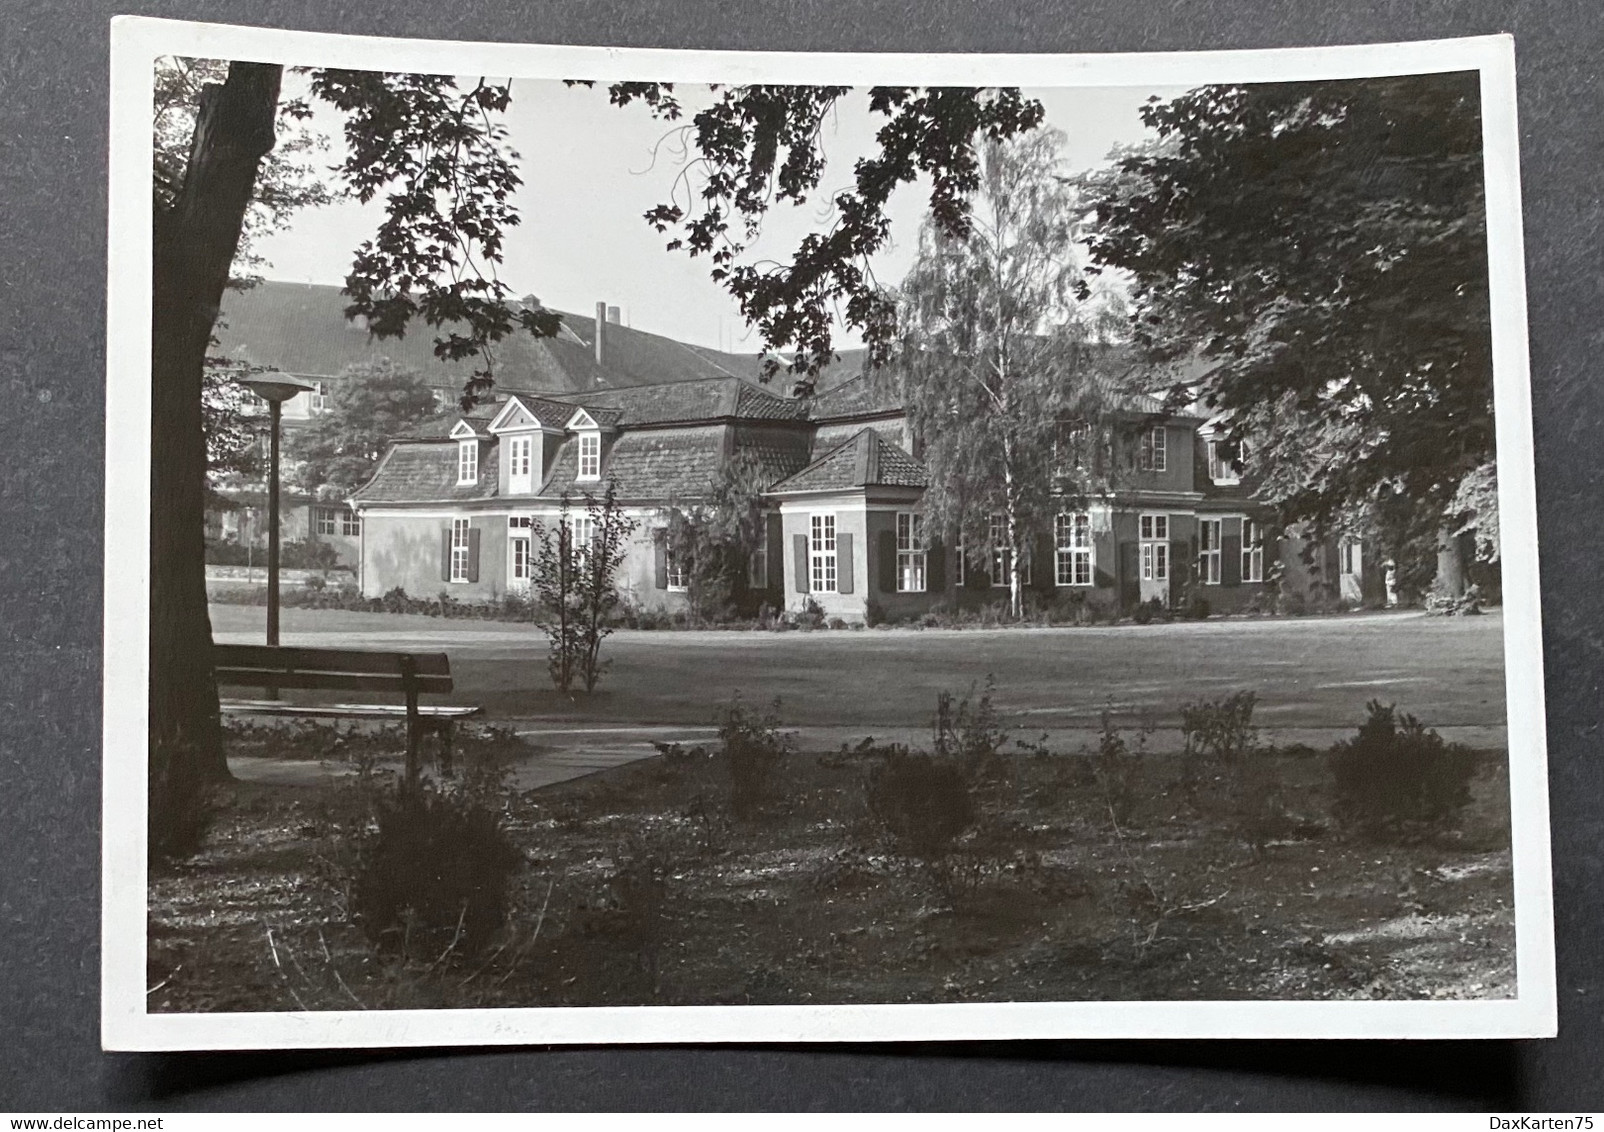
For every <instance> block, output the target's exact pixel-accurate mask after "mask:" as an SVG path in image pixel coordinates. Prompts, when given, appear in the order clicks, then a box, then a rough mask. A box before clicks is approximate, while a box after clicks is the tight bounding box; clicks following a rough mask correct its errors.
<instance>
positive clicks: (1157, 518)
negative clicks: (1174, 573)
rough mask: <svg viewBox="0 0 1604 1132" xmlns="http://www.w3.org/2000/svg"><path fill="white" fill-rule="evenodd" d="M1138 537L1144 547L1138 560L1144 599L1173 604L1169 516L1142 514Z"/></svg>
mask: <svg viewBox="0 0 1604 1132" xmlns="http://www.w3.org/2000/svg"><path fill="white" fill-rule="evenodd" d="M1140 523H1141V526H1140V528H1139V534H1140V535H1141V538H1140V540H1139V542H1140V546H1141V553H1140V557H1139V558H1138V559H1137V563H1138V570H1139V573H1138V579H1139V583H1140V591H1141V599H1142V601H1143V602H1144V603H1145V602H1149V601H1152V600H1153V599H1154V598H1158V600H1159V601H1160V602H1162V603H1163V604H1165V605H1168V604H1169V603H1170V517H1169V516H1168V515H1143V516H1142V517H1141V520H1140Z"/></svg>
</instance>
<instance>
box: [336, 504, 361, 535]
mask: <svg viewBox="0 0 1604 1132" xmlns="http://www.w3.org/2000/svg"><path fill="white" fill-rule="evenodd" d="M340 534H341V535H343V536H344V537H345V538H361V537H362V516H361V514H360V513H359V512H358V511H357V510H356V508H354V507H347V508H345V509H343V510H342V511H341V512H340Z"/></svg>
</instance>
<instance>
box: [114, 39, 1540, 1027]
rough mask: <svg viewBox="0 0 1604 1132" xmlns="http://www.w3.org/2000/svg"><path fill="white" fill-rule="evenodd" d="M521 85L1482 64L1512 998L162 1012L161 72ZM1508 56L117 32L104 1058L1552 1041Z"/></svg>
mask: <svg viewBox="0 0 1604 1132" xmlns="http://www.w3.org/2000/svg"><path fill="white" fill-rule="evenodd" d="M166 55H184V56H190V57H199V58H213V59H229V60H236V59H242V60H251V61H260V62H273V63H283V64H286V65H291V64H293V65H311V66H337V67H347V68H356V69H367V70H379V71H418V72H435V73H445V74H459V75H460V74H496V75H510V76H512V77H514V78H524V79H565V78H575V77H583V78H587V79H593V80H597V81H617V80H636V79H642V78H650V79H653V80H662V81H670V80H672V81H677V82H682V83H690V82H722V83H744V82H759V81H761V82H779V83H833V84H844V85H867V84H870V83H873V84H886V83H898V84H908V85H931V84H938V85H963V86H997V85H1007V86H1019V87H1091V86H1125V87H1128V86H1137V85H1142V84H1154V85H1165V86H1193V85H1203V84H1206V83H1218V82H1276V81H1291V80H1311V79H1338V78H1371V77H1382V76H1390V75H1412V74H1428V73H1441V72H1445V71H1471V70H1474V71H1477V72H1479V74H1480V80H1481V113H1482V139H1483V146H1484V150H1483V152H1484V161H1485V170H1486V172H1485V176H1486V208H1487V237H1488V259H1489V264H1490V280H1489V282H1490V290H1491V303H1492V341H1493V364H1494V391H1495V392H1494V397H1495V410H1496V411H1495V416H1496V427H1497V451H1498V473H1499V476H1498V479H1499V506H1500V508H1501V513H1500V522H1501V530H1502V564H1503V583H1504V610H1505V613H1504V662H1505V682H1506V704H1507V725H1508V732H1509V737H1510V741H1509V760H1510V803H1511V838H1512V844H1513V871H1514V888H1515V916H1516V927H1515V938H1516V980H1517V986H1518V992H1517V997H1515V998H1513V999H1507V1000H1498V1001H1480V1000H1477V1001H1463V1002H1459V1001H1456V1002H1436V1001H1383V1002H1323V1001H1322V1002H1307V1001H1272V1002H1175V1001H1164V1002H1018V1003H957V1004H938V1005H890V1004H887V1005H849V1006H826V1005H820V1006H658V1007H653V1006H642V1007H538V1008H508V1009H479V1010H397V1011H378V1010H375V1011H296V1012H262V1013H216V1014H153V1013H147V1011H146V995H145V977H146V975H145V957H146V926H147V907H146V902H147V892H146V880H147V876H146V865H145V824H146V765H147V742H146V734H147V730H146V713H147V705H148V677H149V621H150V602H149V594H150V588H149V587H150V577H149V573H150V571H149V565H148V561H149V560H148V557H147V556H146V555H144V554H135V555H128V554H127V550H128V548H129V547H136V548H137V547H141V546H147V545H149V536H150V499H149V483H150V474H149V472H150V328H151V309H152V308H151V287H150V280H151V224H152V218H151V196H150V137H151V113H152V109H151V108H152V75H153V64H154V61H155V60H156V59H157V58H158V57H161V56H166ZM1515 106H1516V102H1515V48H1514V41H1513V39H1512V38H1511V37H1509V36H1507V35H1502V36H1482V37H1474V38H1466V39H1451V40H1438V41H1431V42H1418V43H1388V44H1373V45H1365V46H1353V47H1312V48H1285V49H1270V50H1245V51H1200V52H1186V53H1146V54H1124V53H1121V54H1113V53H1110V54H1088V55H1025V54H1021V55H999V54H984V55H983V54H973V55H971V54H953V55H933V54H919V55H915V54H906V55H902V54H856V53H853V54H848V53H839V54H823V53H806V54H804V53H788V52H776V53H764V52H729V51H679V50H656V49H618V48H605V47H555V46H537V45H523V44H505V43H465V42H449V41H435V40H414V39H392V38H377V37H361V36H347V35H332V34H323V33H314V32H297V31H284V30H278V29H269V28H246V27H232V26H225V25H220V24H206V23H190V22H184V21H176V20H161V19H151V18H145V17H136V16H119V17H117V18H116V19H114V20H113V21H112V29H111V108H110V109H111V122H110V126H111V132H110V136H111V154H110V178H109V202H108V203H109V209H108V212H109V223H110V232H109V245H108V297H107V326H106V333H107V342H106V346H107V348H106V357H107V373H106V468H107V477H106V550H105V614H104V632H105V641H104V736H103V742H104V768H103V822H104V824H103V842H102V923H101V948H102V959H101V962H102V968H101V1041H102V1045H103V1046H104V1048H106V1049H108V1050H187V1049H305V1048H324V1047H353V1046H364V1047H377V1046H397V1047H399V1046H464V1045H506V1044H533V1043H538V1044H598V1043H664V1042H668V1043H683V1042H694V1043H704V1042H831V1041H854V1042H864V1041H915V1040H917V1041H932V1040H973V1039H986V1038H999V1039H1021V1038H1066V1037H1075V1038H1209V1037H1233V1038H1494V1037H1498V1038H1513V1037H1550V1036H1553V1035H1554V1034H1555V1032H1556V1026H1557V1019H1556V1001H1555V998H1556V996H1555V969H1554V938H1553V891H1552V878H1551V874H1550V856H1549V838H1548V773H1547V761H1548V760H1547V743H1546V733H1545V716H1544V700H1543V655H1542V621H1541V607H1540V597H1539V590H1538V547H1537V506H1536V487H1535V479H1534V470H1533V445H1532V411H1531V388H1530V374H1529V362H1528V349H1527V324H1526V289H1525V262H1524V253H1523V242H1522V228H1521V198H1520V174H1519V164H1518V152H1519V139H1518V134H1517V129H1516V119H1515Z"/></svg>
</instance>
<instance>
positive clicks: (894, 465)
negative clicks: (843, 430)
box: [769, 428, 930, 494]
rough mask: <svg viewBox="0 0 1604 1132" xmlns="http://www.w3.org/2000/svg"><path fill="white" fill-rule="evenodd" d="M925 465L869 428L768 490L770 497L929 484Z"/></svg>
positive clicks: (919, 486) (924, 485)
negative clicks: (795, 493)
mask: <svg viewBox="0 0 1604 1132" xmlns="http://www.w3.org/2000/svg"><path fill="white" fill-rule="evenodd" d="M929 482H930V477H929V476H928V474H927V473H926V471H925V466H924V465H923V464H921V463H920V462H919V461H918V460H915V459H914V458H913V457H912V456H910V455H908V454H907V453H906V452H904V451H903V450H902V449H900V448H898V447H897V446H896V445H894V444H891V443H888V442H887V441H886V440H885V438H884V437H882V436H881V435H880V434H879V433H877V432H876V431H875V430H874V429H872V428H865V429H862V430H860V431H859V432H857V433H856V434H854V435H853V436H852V437H851V438H849V439H848V440H846V441H844V442H842V443H841V444H838V445H836V447H834V448H832V449H831V450H830V451H829V452H827V453H825V454H824V455H823V456H821V457H819V459H817V460H815V461H813V463H811V464H809V465H808V466H807V467H805V468H803V469H802V470H801V471H800V472H797V473H796V474H795V475H793V476H789V477H787V478H786V479H783V480H781V481H780V482H779V483H777V484H775V485H774V486H773V487H771V488H769V492H770V493H772V494H782V493H787V492H801V491H844V490H848V489H851V488H858V487H917V488H923V487H926V486H928V485H929Z"/></svg>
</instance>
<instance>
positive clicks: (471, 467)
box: [457, 440, 479, 484]
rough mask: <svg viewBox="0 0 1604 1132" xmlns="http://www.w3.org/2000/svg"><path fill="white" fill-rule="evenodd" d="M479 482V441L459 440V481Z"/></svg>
mask: <svg viewBox="0 0 1604 1132" xmlns="http://www.w3.org/2000/svg"><path fill="white" fill-rule="evenodd" d="M478 482H479V442H478V441H477V440H459V441H457V483H458V484H465V483H478Z"/></svg>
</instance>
